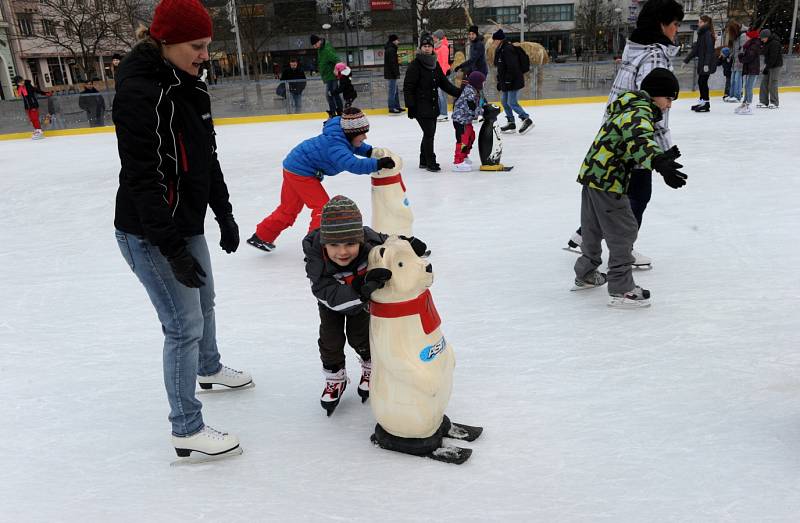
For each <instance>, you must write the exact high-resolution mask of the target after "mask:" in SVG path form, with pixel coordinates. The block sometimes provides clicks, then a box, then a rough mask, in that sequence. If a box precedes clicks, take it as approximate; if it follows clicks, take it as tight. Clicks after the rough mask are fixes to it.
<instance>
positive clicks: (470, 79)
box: [453, 71, 486, 172]
mask: <svg viewBox="0 0 800 523" xmlns="http://www.w3.org/2000/svg"><path fill="white" fill-rule="evenodd" d="M485 81H486V76H485V75H484V74H483V73H482V72H480V71H472V72H471V73H469V75H468V76H467V79H466V80H465V83H464V87H463V89H462V91H461V96H459V97H458V98H457V99H456V101H455V103H454V104H453V127H454V128H455V131H456V152H455V155H454V156H453V171H455V172H469V171H471V170H472V161H471V160H470V159H469V153H470V151H472V144H474V143H475V130H474V129H473V127H472V121H473V120H475V119H476V118H478V117H479V116H481V115H482V114H483V107H481V90H482V89H483V82H485Z"/></svg>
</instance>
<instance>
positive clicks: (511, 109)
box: [501, 89, 529, 123]
mask: <svg viewBox="0 0 800 523" xmlns="http://www.w3.org/2000/svg"><path fill="white" fill-rule="evenodd" d="M519 92H520V89H518V90H516V91H503V94H502V97H501V102H502V103H503V109H504V110H505V112H506V119H507V120H508V123H514V113H517V115H518V116H519V117H520V119H521V120H526V119H528V118H529V116H528V113H526V112H525V110H524V109H523V108H522V106H521V105H520V104H519Z"/></svg>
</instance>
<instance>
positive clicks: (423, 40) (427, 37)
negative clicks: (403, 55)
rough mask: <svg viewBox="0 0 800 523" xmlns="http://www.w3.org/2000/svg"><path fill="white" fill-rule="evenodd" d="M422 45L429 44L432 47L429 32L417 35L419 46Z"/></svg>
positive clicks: (431, 38)
mask: <svg viewBox="0 0 800 523" xmlns="http://www.w3.org/2000/svg"><path fill="white" fill-rule="evenodd" d="M423 45H429V46H431V47H433V37H432V36H431V35H430V33H425V34H423V35H422V36H420V37H419V46H420V47H422V46H423Z"/></svg>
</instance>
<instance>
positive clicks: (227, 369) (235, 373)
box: [219, 365, 242, 377]
mask: <svg viewBox="0 0 800 523" xmlns="http://www.w3.org/2000/svg"><path fill="white" fill-rule="evenodd" d="M241 373H242V371H240V370H236V369H232V368H230V367H226V366H225V365H223V366H222V368H221V369H220V370H219V374H222V375H224V376H231V377H236V376H238V375H240V374H241Z"/></svg>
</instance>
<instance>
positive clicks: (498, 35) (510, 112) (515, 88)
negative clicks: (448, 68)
mask: <svg viewBox="0 0 800 523" xmlns="http://www.w3.org/2000/svg"><path fill="white" fill-rule="evenodd" d="M492 42H493V44H494V47H495V51H494V65H495V66H496V67H497V90H498V91H500V92H501V93H502V98H501V101H502V103H503V109H505V112H506V120H507V123H506V124H505V125H504V126H503V127H501V128H500V130H501V131H503V132H504V133H508V132H514V131H515V130H516V129H517V124H516V123H515V122H514V113H517V116H519V119H520V120H522V127H520V128H519V134H525V133H527V132H528V131H529V130H530V129H531V127H533V120H531V117H530V116H529V115H528V113H526V112H525V110H524V109H523V108H522V106H521V105H520V104H519V92H520V91H521V90H522V88H523V87H525V73H524V72H523V71H522V65H521V63H520V58H519V56H518V55H517V53H518V52H525V51H523V50H522V48H519V51H517V49H518V48H516V47H515V46H514V45H513V44H512V43H511V42H509V41H508V40H506V34H505V33H504V32H503V30H502V29H498V30H497V31H495V33H494V34H493V35H492Z"/></svg>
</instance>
